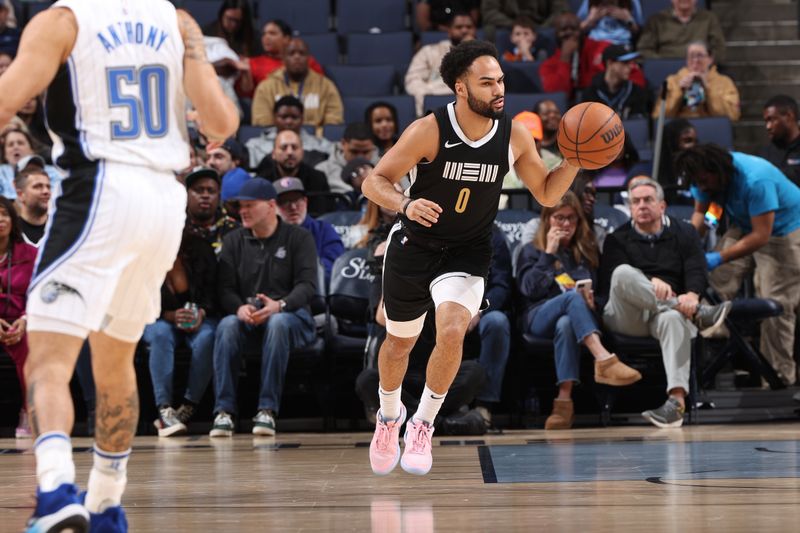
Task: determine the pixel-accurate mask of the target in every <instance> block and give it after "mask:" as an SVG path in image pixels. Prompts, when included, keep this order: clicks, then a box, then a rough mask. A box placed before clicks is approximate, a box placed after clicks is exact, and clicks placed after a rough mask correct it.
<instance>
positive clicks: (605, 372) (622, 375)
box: [594, 355, 642, 387]
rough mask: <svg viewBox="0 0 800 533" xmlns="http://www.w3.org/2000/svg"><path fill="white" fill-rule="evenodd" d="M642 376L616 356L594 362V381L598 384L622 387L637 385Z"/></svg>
mask: <svg viewBox="0 0 800 533" xmlns="http://www.w3.org/2000/svg"><path fill="white" fill-rule="evenodd" d="M640 379H642V375H641V374H640V373H639V371H638V370H635V369H633V368H631V367H629V366H628V365H626V364H625V363H623V362H622V361H620V360H619V357H617V356H616V355H614V356H612V357H610V358H608V359H603V360H602V361H595V362H594V380H595V381H596V382H597V383H602V384H604V385H611V386H614V387H621V386H625V385H630V384H631V383H636V382H637V381H639V380H640Z"/></svg>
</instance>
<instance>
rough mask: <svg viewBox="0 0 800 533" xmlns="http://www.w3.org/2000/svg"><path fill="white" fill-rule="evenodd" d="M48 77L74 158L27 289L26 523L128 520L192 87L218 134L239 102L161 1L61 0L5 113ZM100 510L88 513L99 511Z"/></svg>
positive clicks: (1, 80) (64, 154)
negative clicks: (87, 418) (141, 388)
mask: <svg viewBox="0 0 800 533" xmlns="http://www.w3.org/2000/svg"><path fill="white" fill-rule="evenodd" d="M45 89H47V96H46V111H45V112H46V119H47V124H48V128H49V130H50V133H51V136H52V137H53V141H54V145H53V160H54V162H55V163H56V164H57V165H58V166H59V167H61V168H62V169H64V170H65V171H66V172H67V177H66V178H65V179H64V181H63V183H62V184H61V192H60V195H59V196H58V198H57V200H56V209H55V212H54V213H53V216H52V217H51V218H50V220H49V222H48V225H47V229H46V232H45V237H44V243H43V244H42V246H41V248H40V249H39V256H38V258H37V264H36V267H35V271H34V275H33V279H32V280H31V285H30V292H29V296H28V309H27V315H28V316H27V319H28V326H27V328H28V339H29V343H30V354H29V356H28V361H27V365H26V372H25V373H26V379H27V383H28V386H29V390H28V410H29V413H30V415H31V423H32V428H33V430H34V432H35V433H36V435H37V436H38V438H37V439H36V443H35V454H36V475H37V480H38V489H37V505H36V509H35V511H34V513H33V517H32V518H31V520H30V522H29V529H28V531H31V532H51V531H62V530H64V529H70V530H72V531H77V532H84V531H87V530H91V531H96V532H99V531H104V532H105V531H107V532H116V531H126V530H127V522H126V518H125V514H124V512H123V511H122V508H121V507H120V501H121V497H122V493H123V491H124V489H125V483H126V479H127V478H126V465H127V461H128V455H129V454H130V446H131V441H132V439H133V435H134V433H135V430H136V422H137V418H138V415H139V399H138V396H137V392H136V375H135V373H134V368H133V354H134V348H135V346H136V342H137V341H138V340H139V337H140V336H141V334H142V331H143V329H144V326H145V324H147V323H148V322H152V321H153V320H155V318H156V317H157V316H158V313H159V308H160V297H159V290H160V287H161V284H162V282H163V280H164V276H165V274H166V272H167V271H168V270H169V269H170V268H171V266H172V264H173V261H174V259H175V256H176V254H177V251H178V246H179V243H180V239H181V232H182V230H183V225H184V217H185V205H186V193H185V189H184V187H183V186H182V185H181V184H180V183H178V182H177V181H176V179H175V175H174V171H177V170H178V169H182V168H185V167H186V166H188V164H189V157H188V154H189V147H188V144H187V131H186V124H185V114H186V108H185V105H186V97H187V96H188V98H189V99H190V101H191V102H192V104H193V105H194V107H195V108H196V110H197V113H198V117H199V121H198V122H199V124H200V125H201V130H202V132H203V133H204V134H205V135H206V136H207V137H208V138H209V139H210V140H216V141H222V140H223V139H225V138H227V137H228V136H230V135H231V134H233V133H234V132H235V131H236V128H237V127H238V115H237V113H236V111H235V108H234V106H233V103H232V102H230V100H228V99H227V98H226V97H225V96H224V94H223V92H222V88H221V87H220V84H219V82H218V81H217V77H216V75H215V73H214V69H213V68H212V66H211V64H209V62H208V60H207V59H206V55H205V50H204V48H203V40H202V34H201V32H200V29H199V27H198V26H197V24H196V23H195V22H194V20H192V18H191V17H190V16H189V15H188V14H186V13H185V12H182V11H178V12H176V10H175V8H174V7H173V6H172V4H170V3H169V2H167V1H166V0H60V1H59V2H57V3H56V4H55V5H54V6H52V7H51V8H50V9H48V10H46V11H44V12H42V13H41V14H39V15H37V16H36V17H35V18H34V19H33V20H31V22H30V23H29V24H28V26H27V27H26V28H25V31H24V32H23V34H22V41H21V43H20V47H19V53H18V55H17V57H16V59H15V60H14V62H13V63H12V64H11V66H10V67H9V69H8V70H7V71H6V72H5V73H4V74H3V76H1V77H0V126H2V125H5V124H6V123H7V122H8V121H9V120H10V119H11V118H12V117H13V115H14V113H15V112H16V111H17V110H18V109H19V108H21V107H22V105H23V104H24V103H25V102H26V101H27V100H28V99H30V98H32V97H33V96H35V95H38V94H40V93H41V92H42V91H44V90H45ZM87 336H88V338H89V341H90V343H91V347H92V355H93V357H92V365H93V372H94V379H95V384H96V387H97V405H96V408H97V415H96V416H97V421H96V428H95V447H94V466H93V468H92V471H91V473H90V475H89V483H88V490H87V493H86V494H85V495H80V496H79V495H78V493H77V488H76V486H75V466H74V464H73V461H72V446H71V443H70V439H69V433H70V431H71V430H72V425H73V418H74V411H73V405H72V399H71V397H70V391H69V382H70V378H71V377H72V373H73V368H74V366H75V362H76V360H77V357H78V352H79V351H80V348H81V345H82V344H83V342H84V339H85V338H86V337H87ZM90 519H91V523H90Z"/></svg>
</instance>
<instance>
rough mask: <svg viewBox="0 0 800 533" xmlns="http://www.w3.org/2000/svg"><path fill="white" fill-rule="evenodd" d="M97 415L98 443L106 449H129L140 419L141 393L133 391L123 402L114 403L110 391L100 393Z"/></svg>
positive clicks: (96, 436) (96, 439)
mask: <svg viewBox="0 0 800 533" xmlns="http://www.w3.org/2000/svg"><path fill="white" fill-rule="evenodd" d="M95 416H96V422H95V425H96V428H95V437H94V438H95V441H96V442H97V444H98V445H100V447H101V448H103V449H104V450H106V451H123V450H127V449H128V448H130V446H131V441H132V440H133V436H134V434H135V433H136V422H137V421H138V420H139V394H138V393H137V392H136V391H133V393H132V394H131V395H130V396H128V398H126V399H125V400H123V401H122V403H112V401H111V399H110V398H109V395H108V393H105V392H104V393H100V394H98V396H97V412H96V415H95Z"/></svg>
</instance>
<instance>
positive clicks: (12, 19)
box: [0, 0, 20, 28]
mask: <svg viewBox="0 0 800 533" xmlns="http://www.w3.org/2000/svg"><path fill="white" fill-rule="evenodd" d="M0 3H2V4H5V6H6V8H8V17H7V18H6V26H8V27H9V28H19V26H20V25H19V24H18V23H17V14H16V13H15V9H14V3H13V2H12V0H0Z"/></svg>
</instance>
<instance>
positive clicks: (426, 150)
mask: <svg viewBox="0 0 800 533" xmlns="http://www.w3.org/2000/svg"><path fill="white" fill-rule="evenodd" d="M438 151H439V127H438V126H437V124H436V117H435V116H434V115H433V114H431V115H428V116H426V117H423V118H420V119H418V120H415V121H414V122H413V123H412V124H411V125H410V126H409V127H408V128H406V130H405V131H404V132H403V134H402V135H401V136H400V139H398V140H397V143H395V145H394V146H392V148H391V149H390V150H389V151H388V152H386V154H385V155H384V156H383V157H382V158H381V160H380V161H378V165H377V166H376V167H375V168H374V169H373V170H372V172H370V174H369V175H368V176H367V177H366V179H365V180H364V183H363V184H362V185H361V192H362V193H363V194H364V196H366V197H367V198H369V199H370V200H372V201H373V202H375V203H376V204H378V205H380V206H382V207H385V208H386V209H391V210H392V211H397V212H398V213H404V214H405V216H406V217H407V218H408V219H410V220H413V221H415V222H419V223H420V224H422V225H423V226H425V227H430V226H431V225H432V224H435V223H436V221H437V220H438V219H439V213H441V212H442V208H441V207H440V206H439V204H437V203H435V202H431V201H430V200H426V199H424V198H415V199H413V200H412V199H409V198H406V196H405V195H404V194H403V193H401V192H398V191H397V189H395V188H394V184H395V183H397V182H399V181H400V180H401V179H403V176H405V175H406V174H408V172H409V171H410V170H411V169H412V168H414V166H415V165H416V164H417V163H419V162H420V161H422V160H426V161H433V160H434V158H436V153H437V152H438Z"/></svg>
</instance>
